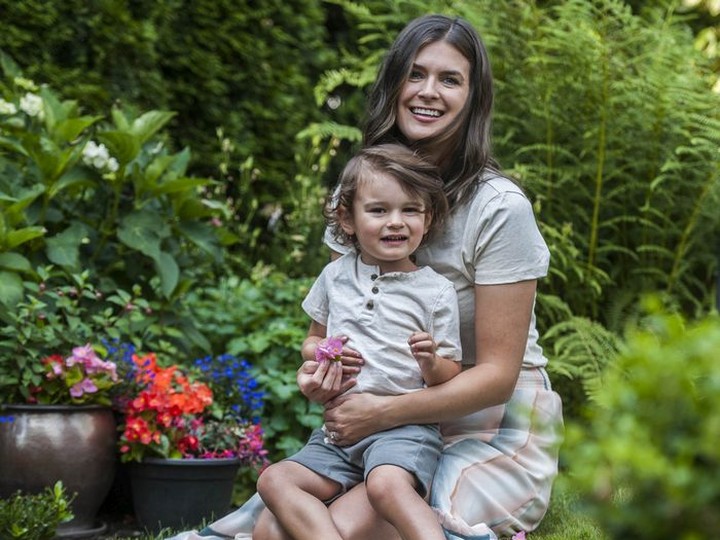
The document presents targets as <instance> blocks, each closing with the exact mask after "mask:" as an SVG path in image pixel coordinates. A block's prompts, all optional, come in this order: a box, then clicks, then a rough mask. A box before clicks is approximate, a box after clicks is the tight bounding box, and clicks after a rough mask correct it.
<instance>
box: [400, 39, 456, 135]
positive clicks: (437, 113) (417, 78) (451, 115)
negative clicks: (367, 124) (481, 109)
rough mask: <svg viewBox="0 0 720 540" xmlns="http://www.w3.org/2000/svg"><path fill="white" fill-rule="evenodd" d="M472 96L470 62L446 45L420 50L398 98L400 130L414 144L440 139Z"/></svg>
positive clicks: (435, 45)
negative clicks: (433, 137)
mask: <svg viewBox="0 0 720 540" xmlns="http://www.w3.org/2000/svg"><path fill="white" fill-rule="evenodd" d="M469 95H470V62H468V60H467V58H465V57H464V56H463V55H462V54H461V53H460V51H458V50H457V49H456V48H455V47H453V46H452V45H450V44H449V43H446V42H444V41H436V42H434V43H430V44H429V45H426V46H425V47H423V48H422V49H420V50H419V51H418V53H417V56H416V57H415V61H414V62H413V65H412V67H411V68H410V73H409V74H408V78H407V80H406V81H405V83H404V84H403V87H402V89H401V91H400V97H399V98H398V114H397V126H398V128H400V131H401V132H402V133H403V135H405V137H407V139H408V140H409V141H410V142H415V141H418V140H420V139H425V138H427V137H431V136H434V135H437V134H438V133H440V132H442V131H443V130H445V129H447V127H448V126H449V125H450V124H451V123H452V122H453V120H455V118H457V116H458V115H459V114H460V111H462V109H463V107H464V106H465V102H466V101H467V99H468V96H469Z"/></svg>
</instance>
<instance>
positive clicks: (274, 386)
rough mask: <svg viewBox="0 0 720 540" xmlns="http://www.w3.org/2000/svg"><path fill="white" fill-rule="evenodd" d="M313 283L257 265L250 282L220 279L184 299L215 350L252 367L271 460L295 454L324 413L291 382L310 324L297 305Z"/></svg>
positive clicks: (246, 280) (320, 421) (231, 278)
mask: <svg viewBox="0 0 720 540" xmlns="http://www.w3.org/2000/svg"><path fill="white" fill-rule="evenodd" d="M311 283H312V280H311V279H310V278H298V279H290V278H288V277H287V276H286V275H285V274H282V273H279V272H275V271H273V270H272V269H270V268H268V267H266V266H262V265H258V266H257V267H256V268H255V269H254V271H253V273H252V275H251V276H250V277H249V278H245V279H240V278H237V277H230V278H224V279H222V280H220V281H219V283H217V285H215V286H212V287H205V288H203V289H200V290H198V291H196V292H194V293H192V294H191V295H189V296H188V299H187V300H188V302H189V303H190V304H191V305H192V309H193V312H194V313H195V317H196V321H197V325H198V328H199V329H200V330H201V331H202V332H203V333H204V334H205V335H207V336H209V337H210V338H211V339H212V340H213V342H212V346H213V350H215V351H218V352H219V351H227V352H228V353H229V354H233V355H236V356H239V357H241V358H246V359H247V360H248V361H249V362H250V363H251V364H252V365H253V372H254V373H255V375H256V378H257V381H258V384H259V386H260V387H261V388H262V389H263V391H264V392H265V406H264V409H263V419H262V425H263V430H264V431H265V440H266V445H267V447H268V449H269V450H270V457H271V459H273V460H275V459H278V458H282V457H285V456H286V455H289V454H290V453H292V452H294V451H296V450H297V449H299V448H300V447H301V446H302V445H303V444H304V443H305V441H306V439H307V437H308V435H309V433H310V430H311V428H313V427H317V426H319V425H321V424H322V416H321V415H322V408H321V407H320V406H319V405H317V404H313V403H310V402H308V400H307V398H305V396H303V395H302V394H301V393H300V390H299V389H298V387H297V384H296V381H295V372H296V370H297V368H298V367H299V366H300V364H301V362H302V359H301V357H300V348H301V346H302V342H303V340H304V339H305V336H306V333H307V329H308V327H309V324H310V320H309V319H308V317H307V316H306V315H305V313H304V312H303V310H302V308H301V306H300V304H301V302H302V299H303V298H304V297H305V295H306V294H307V291H308V290H309V287H310V285H311Z"/></svg>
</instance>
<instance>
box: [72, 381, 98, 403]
mask: <svg viewBox="0 0 720 540" xmlns="http://www.w3.org/2000/svg"><path fill="white" fill-rule="evenodd" d="M97 390H98V389H97V386H95V383H94V382H92V381H91V380H90V379H88V378H85V379H83V380H82V381H80V382H79V383H76V384H73V385H72V387H70V395H71V396H72V397H74V398H79V397H82V395H83V394H94V393H95V392H97Z"/></svg>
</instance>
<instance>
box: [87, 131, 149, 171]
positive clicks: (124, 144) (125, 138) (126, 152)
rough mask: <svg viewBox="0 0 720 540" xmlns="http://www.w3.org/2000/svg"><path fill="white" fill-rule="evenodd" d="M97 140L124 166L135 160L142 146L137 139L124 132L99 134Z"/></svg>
mask: <svg viewBox="0 0 720 540" xmlns="http://www.w3.org/2000/svg"><path fill="white" fill-rule="evenodd" d="M97 139H98V141H100V142H102V143H103V144H104V145H105V146H107V149H108V151H109V152H110V155H111V156H112V157H114V158H115V159H117V160H118V162H120V164H122V165H125V164H127V163H129V162H131V161H132V160H133V159H135V157H136V156H137V155H138V153H139V152H140V148H141V146H142V144H141V143H140V141H139V140H138V139H137V137H133V136H132V135H131V134H130V133H125V132H122V131H103V132H102V133H98V134H97Z"/></svg>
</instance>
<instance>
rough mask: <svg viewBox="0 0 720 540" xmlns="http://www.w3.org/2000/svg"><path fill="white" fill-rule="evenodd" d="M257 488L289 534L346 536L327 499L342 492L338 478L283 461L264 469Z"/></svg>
mask: <svg viewBox="0 0 720 540" xmlns="http://www.w3.org/2000/svg"><path fill="white" fill-rule="evenodd" d="M257 488H258V493H259V494H260V496H261V497H262V499H263V501H264V502H265V505H266V506H267V508H268V510H270V512H272V513H273V515H274V516H275V517H276V518H277V520H278V522H279V524H280V526H281V527H282V529H284V531H285V533H286V534H287V535H288V536H289V537H291V538H293V539H295V540H318V539H319V538H322V539H323V540H342V537H341V536H340V533H339V532H338V530H337V528H336V527H335V523H334V522H333V520H332V518H331V517H330V511H329V510H328V509H327V507H326V506H325V503H324V502H323V501H325V500H327V499H330V498H331V497H333V496H335V495H337V494H338V493H339V491H340V485H339V484H338V483H337V482H334V481H332V480H330V479H328V478H325V477H323V476H321V475H319V474H317V473H315V472H313V471H311V470H310V469H308V468H307V467H304V466H303V465H300V464H299V463H295V462H293V461H281V462H278V463H275V464H273V465H271V466H270V467H268V468H267V469H266V470H265V471H263V473H262V474H261V475H260V478H259V479H258V483H257ZM266 517H267V516H266ZM253 536H254V535H253Z"/></svg>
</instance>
